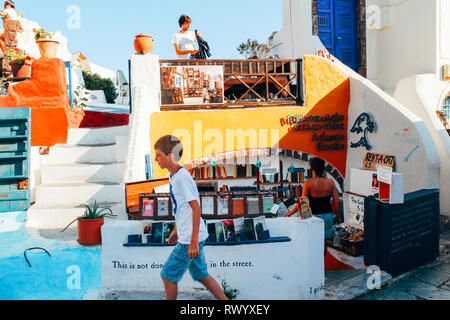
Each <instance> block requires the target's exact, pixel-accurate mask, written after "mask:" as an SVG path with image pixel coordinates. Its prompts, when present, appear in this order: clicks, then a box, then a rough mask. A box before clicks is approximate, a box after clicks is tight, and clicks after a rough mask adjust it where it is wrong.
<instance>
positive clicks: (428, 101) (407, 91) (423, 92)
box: [394, 74, 450, 216]
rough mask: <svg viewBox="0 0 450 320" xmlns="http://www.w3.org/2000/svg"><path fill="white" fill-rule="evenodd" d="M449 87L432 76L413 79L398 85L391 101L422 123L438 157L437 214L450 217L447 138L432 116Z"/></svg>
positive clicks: (449, 169)
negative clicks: (421, 120)
mask: <svg viewBox="0 0 450 320" xmlns="http://www.w3.org/2000/svg"><path fill="white" fill-rule="evenodd" d="M448 93H450V83H447V82H443V81H438V80H436V76H435V75H434V74H423V75H414V76H411V77H407V78H404V79H402V80H400V81H399V83H398V85H397V87H396V90H395V93H394V98H395V99H396V100H398V101H399V102H400V103H402V104H403V105H404V106H405V107H407V108H408V109H409V110H410V111H411V112H413V113H414V114H416V115H417V116H419V117H420V118H421V119H423V120H424V121H425V124H426V126H427V127H428V129H429V131H430V133H431V136H432V137H433V141H434V143H435V145H436V147H437V150H438V152H439V157H440V163H441V170H440V187H441V192H442V194H441V214H443V215H448V216H450V197H448V196H444V194H445V192H446V193H447V194H448V190H450V136H449V135H448V133H447V130H446V129H445V127H444V125H443V123H442V122H441V121H440V120H439V118H438V117H437V115H436V110H438V109H439V106H442V103H443V100H444V98H445V97H446V96H447V94H448Z"/></svg>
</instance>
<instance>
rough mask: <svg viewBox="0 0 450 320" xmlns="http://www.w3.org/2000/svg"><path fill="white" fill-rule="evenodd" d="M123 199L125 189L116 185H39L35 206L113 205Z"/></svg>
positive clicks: (120, 185) (121, 185)
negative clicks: (95, 203)
mask: <svg viewBox="0 0 450 320" xmlns="http://www.w3.org/2000/svg"><path fill="white" fill-rule="evenodd" d="M124 198H125V187H124V185H123V184H118V183H66V184H41V185H39V186H37V187H36V204H37V205H40V206H42V205H45V206H47V207H49V208H52V207H64V206H66V207H68V206H78V205H81V204H84V203H93V202H94V201H97V202H98V203H114V202H117V201H122V200H123V199H124Z"/></svg>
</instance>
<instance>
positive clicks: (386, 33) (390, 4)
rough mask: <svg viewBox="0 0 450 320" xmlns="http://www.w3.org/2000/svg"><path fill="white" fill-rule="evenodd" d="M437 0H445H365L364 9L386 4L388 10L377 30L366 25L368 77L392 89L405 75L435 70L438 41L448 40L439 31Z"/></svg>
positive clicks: (436, 68) (391, 90) (386, 89)
mask: <svg viewBox="0 0 450 320" xmlns="http://www.w3.org/2000/svg"><path fill="white" fill-rule="evenodd" d="M440 1H445V2H447V1H448V0H427V1H423V0H409V1H406V2H403V1H400V2H399V1H398V0H367V4H366V5H367V11H368V13H370V12H372V10H371V6H378V7H379V8H380V9H382V8H387V10H388V11H389V10H390V14H391V23H390V25H388V26H387V27H385V28H383V29H379V30H376V29H372V28H371V27H370V26H369V27H368V30H367V70H368V74H367V78H368V79H370V80H372V81H373V82H374V83H376V84H377V85H378V86H379V87H380V88H382V89H383V90H385V91H386V92H388V93H393V91H394V88H395V86H396V84H397V82H398V81H399V80H400V79H402V78H404V77H406V76H409V75H413V74H423V73H438V70H439V69H440V65H439V63H438V59H437V54H438V44H439V41H440V40H445V41H447V42H449V41H450V40H449V38H448V37H447V38H442V37H441V35H443V33H439V32H440V26H439V25H438V24H439V21H438V16H439V14H438V10H439V8H440V6H439V4H440ZM446 18H447V20H448V15H447V16H446ZM368 20H370V19H368ZM447 34H448V31H447ZM439 74H440V73H439Z"/></svg>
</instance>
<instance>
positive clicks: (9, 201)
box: [0, 108, 30, 212]
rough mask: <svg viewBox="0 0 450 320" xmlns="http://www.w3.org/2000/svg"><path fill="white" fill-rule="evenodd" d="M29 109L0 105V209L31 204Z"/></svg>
mask: <svg viewBox="0 0 450 320" xmlns="http://www.w3.org/2000/svg"><path fill="white" fill-rule="evenodd" d="M29 155H30V109H29V108H0V212H13V211H25V210H27V209H28V208H29V206H30V189H29V183H28V181H29V180H28V179H29V172H30V170H29V167H30V165H29V163H30V159H29Z"/></svg>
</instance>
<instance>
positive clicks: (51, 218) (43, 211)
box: [26, 202, 128, 230]
mask: <svg viewBox="0 0 450 320" xmlns="http://www.w3.org/2000/svg"><path fill="white" fill-rule="evenodd" d="M99 206H100V207H101V208H111V210H112V212H113V213H114V214H115V215H117V217H116V218H111V219H114V220H127V219H128V218H127V214H126V211H125V206H124V205H123V204H122V203H120V202H119V203H100V204H99ZM85 210H86V208H84V207H70V206H60V207H48V206H47V205H38V204H35V205H33V206H31V207H30V208H29V209H28V211H27V223H26V227H27V228H33V229H38V230H42V229H56V230H58V229H59V230H63V229H64V228H65V227H66V226H67V225H68V224H69V223H70V222H72V221H73V220H75V219H76V218H78V217H80V216H82V215H84V212H85ZM108 219H109V218H108ZM71 227H76V223H74V224H73V225H72V226H71Z"/></svg>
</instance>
